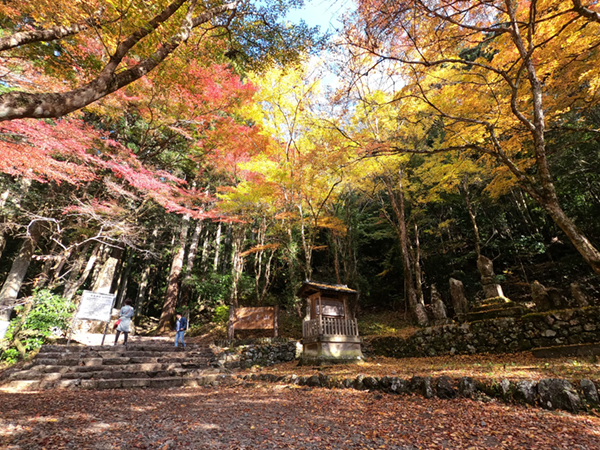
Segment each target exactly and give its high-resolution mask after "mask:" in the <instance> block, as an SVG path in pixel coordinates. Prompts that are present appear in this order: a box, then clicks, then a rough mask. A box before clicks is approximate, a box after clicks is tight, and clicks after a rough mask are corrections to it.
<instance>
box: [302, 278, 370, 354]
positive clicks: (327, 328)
mask: <svg viewBox="0 0 600 450" xmlns="http://www.w3.org/2000/svg"><path fill="white" fill-rule="evenodd" d="M297 295H298V297H300V298H302V299H306V300H307V301H308V308H307V315H306V317H305V318H304V321H303V323H302V357H301V358H300V364H302V365H319V364H323V363H349V362H357V361H361V360H362V359H363V355H362V351H361V339H360V337H359V336H358V325H357V322H356V319H355V318H354V317H351V313H350V310H349V309H348V303H349V302H350V300H355V299H356V297H357V296H358V292H357V291H355V290H353V289H350V288H348V286H345V285H340V284H326V283H317V282H313V281H305V282H304V283H303V284H302V287H301V288H300V290H299V291H298V294H297Z"/></svg>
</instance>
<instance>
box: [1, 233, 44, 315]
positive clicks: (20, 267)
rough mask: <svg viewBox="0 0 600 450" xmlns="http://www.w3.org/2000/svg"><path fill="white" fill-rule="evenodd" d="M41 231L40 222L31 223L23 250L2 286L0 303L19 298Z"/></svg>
mask: <svg viewBox="0 0 600 450" xmlns="http://www.w3.org/2000/svg"><path fill="white" fill-rule="evenodd" d="M40 233H41V230H40V226H39V224H38V222H34V223H33V224H31V226H30V227H29V234H28V235H27V237H25V241H24V242H23V245H22V246H21V250H20V251H19V254H18V255H17V257H16V258H15V260H14V261H13V264H12V267H11V268H10V271H9V272H8V275H7V277H6V280H5V281H4V285H3V286H2V289H0V304H3V303H4V304H7V303H10V302H11V301H13V300H16V299H17V297H18V295H19V291H20V290H21V285H22V284H23V280H24V279H25V275H27V269H28V268H29V264H30V263H31V258H32V257H33V253H34V251H35V248H36V245H37V242H38V240H39V238H40Z"/></svg>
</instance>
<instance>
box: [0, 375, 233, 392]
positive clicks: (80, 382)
mask: <svg viewBox="0 0 600 450" xmlns="http://www.w3.org/2000/svg"><path fill="white" fill-rule="evenodd" d="M236 382H237V379H236V378H235V377H233V376H232V375H223V374H208V375H200V376H196V377H166V378H123V379H116V378H111V379H103V380H84V379H80V378H78V379H73V380H63V379H59V380H12V381H10V382H8V383H6V384H5V385H3V386H2V387H3V388H5V389H10V390H17V391H34V390H39V389H129V388H151V389H168V388H173V387H198V386H207V385H212V386H217V385H219V384H226V385H232V384H235V383H236Z"/></svg>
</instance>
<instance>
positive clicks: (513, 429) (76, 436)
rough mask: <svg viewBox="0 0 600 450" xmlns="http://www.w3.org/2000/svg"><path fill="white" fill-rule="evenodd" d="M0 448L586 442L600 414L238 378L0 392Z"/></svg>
mask: <svg viewBox="0 0 600 450" xmlns="http://www.w3.org/2000/svg"><path fill="white" fill-rule="evenodd" d="M0 409H1V414H0V448H6V449H11V450H16V449H36V450H41V449H49V450H50V449H52V450H54V449H68V448H74V449H94V450H95V449H102V450H104V449H107V450H108V449H165V450H166V449H175V448H177V449H285V448H290V449H298V450H302V449H319V450H320V449H390V450H394V449H396V450H400V449H401V450H415V449H473V450H474V449H573V450H575V449H586V450H587V449H589V450H594V449H598V448H600V419H598V418H596V417H594V416H589V415H580V416H576V415H571V414H567V413H553V412H549V411H544V410H540V409H537V408H525V407H521V406H508V405H503V404H498V403H493V402H492V403H486V404H484V403H478V402H474V401H471V400H467V399H459V400H439V399H430V400H427V399H425V398H422V397H418V396H393V395H387V394H380V393H369V392H367V391H355V390H335V389H334V390H326V389H309V388H299V387H285V386H262V385H259V384H244V385H240V386H236V387H217V388H214V387H213V388H193V389H192V388H190V389H170V390H118V391H110V390H106V391H43V392H35V393H19V394H11V393H0Z"/></svg>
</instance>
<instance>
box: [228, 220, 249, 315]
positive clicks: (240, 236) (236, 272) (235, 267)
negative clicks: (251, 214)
mask: <svg viewBox="0 0 600 450" xmlns="http://www.w3.org/2000/svg"><path fill="white" fill-rule="evenodd" d="M236 228H237V229H235V230H234V231H233V246H232V247H233V248H232V251H231V274H232V278H233V282H232V286H231V297H230V304H231V306H233V307H235V308H237V307H238V306H239V301H238V300H239V299H238V295H239V293H238V288H239V281H240V277H241V276H242V272H243V271H244V257H243V256H241V253H242V248H243V246H244V237H245V235H246V233H245V231H246V230H245V229H244V227H243V226H242V225H239V226H238V227H236Z"/></svg>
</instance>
